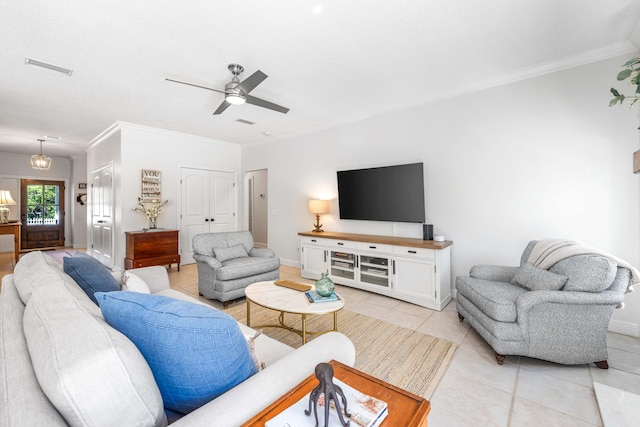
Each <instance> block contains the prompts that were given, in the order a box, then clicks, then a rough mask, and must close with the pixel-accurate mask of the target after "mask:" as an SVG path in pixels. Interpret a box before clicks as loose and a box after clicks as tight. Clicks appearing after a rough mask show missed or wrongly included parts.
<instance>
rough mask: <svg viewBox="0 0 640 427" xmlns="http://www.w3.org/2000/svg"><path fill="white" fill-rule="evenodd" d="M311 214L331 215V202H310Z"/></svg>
mask: <svg viewBox="0 0 640 427" xmlns="http://www.w3.org/2000/svg"><path fill="white" fill-rule="evenodd" d="M309 212H311V213H312V214H326V213H329V201H328V200H320V199H311V200H309Z"/></svg>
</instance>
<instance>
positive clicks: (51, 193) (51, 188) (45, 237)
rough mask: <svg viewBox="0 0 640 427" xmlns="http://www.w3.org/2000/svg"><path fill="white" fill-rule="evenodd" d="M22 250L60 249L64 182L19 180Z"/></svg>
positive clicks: (62, 243) (62, 241)
mask: <svg viewBox="0 0 640 427" xmlns="http://www.w3.org/2000/svg"><path fill="white" fill-rule="evenodd" d="M20 190H21V197H20V201H21V203H20V204H21V212H20V216H21V218H22V241H21V245H22V246H21V247H22V249H40V248H51V247H58V246H64V182H62V181H42V180H34V179H22V180H20Z"/></svg>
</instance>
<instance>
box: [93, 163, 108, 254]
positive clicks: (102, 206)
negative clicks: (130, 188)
mask: <svg viewBox="0 0 640 427" xmlns="http://www.w3.org/2000/svg"><path fill="white" fill-rule="evenodd" d="M91 255H92V256H93V257H94V258H96V259H98V260H99V261H100V262H102V263H103V264H104V265H107V266H112V265H113V165H109V166H107V167H104V168H102V169H98V170H96V171H94V172H93V174H92V180H91Z"/></svg>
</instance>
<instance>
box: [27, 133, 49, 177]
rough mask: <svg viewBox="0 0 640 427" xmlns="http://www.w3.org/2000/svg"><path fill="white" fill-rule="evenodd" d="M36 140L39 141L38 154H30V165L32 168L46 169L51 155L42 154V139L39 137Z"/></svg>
mask: <svg viewBox="0 0 640 427" xmlns="http://www.w3.org/2000/svg"><path fill="white" fill-rule="evenodd" d="M38 141H40V154H34V155H33V156H31V167H32V168H33V169H38V170H44V171H48V170H49V168H50V167H51V157H47V156H45V155H44V154H42V143H43V142H44V139H39V140H38Z"/></svg>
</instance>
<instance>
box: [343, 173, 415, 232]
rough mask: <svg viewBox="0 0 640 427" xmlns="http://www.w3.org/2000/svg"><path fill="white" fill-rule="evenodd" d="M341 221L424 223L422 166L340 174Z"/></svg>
mask: <svg viewBox="0 0 640 427" xmlns="http://www.w3.org/2000/svg"><path fill="white" fill-rule="evenodd" d="M338 204H339V206H340V219H360V220H371V221H393V222H421V223H422V222H424V219H425V215H424V173H423V166H422V163H412V164H408V165H397V166H385V167H379V168H369V169H356V170H346V171H338Z"/></svg>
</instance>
